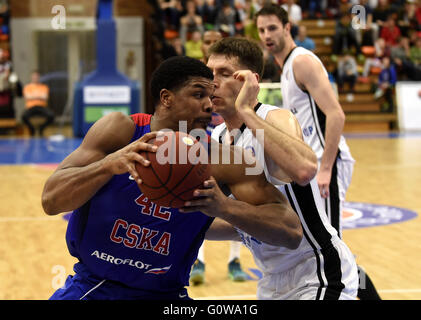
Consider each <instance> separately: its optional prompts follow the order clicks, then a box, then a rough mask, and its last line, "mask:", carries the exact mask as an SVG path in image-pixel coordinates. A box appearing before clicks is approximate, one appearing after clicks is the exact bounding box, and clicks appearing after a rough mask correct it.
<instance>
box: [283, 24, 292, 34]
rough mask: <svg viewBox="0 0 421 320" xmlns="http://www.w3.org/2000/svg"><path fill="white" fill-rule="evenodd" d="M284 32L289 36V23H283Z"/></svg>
mask: <svg viewBox="0 0 421 320" xmlns="http://www.w3.org/2000/svg"><path fill="white" fill-rule="evenodd" d="M284 31H285V32H287V34H291V22H287V23H285V25H284Z"/></svg>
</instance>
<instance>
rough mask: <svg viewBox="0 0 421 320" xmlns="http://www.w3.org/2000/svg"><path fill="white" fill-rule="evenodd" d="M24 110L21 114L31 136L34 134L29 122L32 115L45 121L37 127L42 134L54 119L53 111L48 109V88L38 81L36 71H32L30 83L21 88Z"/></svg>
mask: <svg viewBox="0 0 421 320" xmlns="http://www.w3.org/2000/svg"><path fill="white" fill-rule="evenodd" d="M23 96H24V98H25V101H26V110H25V111H24V113H23V115H22V120H23V122H24V123H25V124H26V125H27V126H28V128H29V131H30V134H31V136H34V135H35V127H34V126H33V125H32V123H31V118H33V117H43V118H45V122H44V123H43V124H42V125H41V126H40V127H39V128H38V129H39V134H40V136H43V134H44V130H45V128H46V127H47V126H48V125H50V124H51V123H52V122H53V121H54V113H53V112H52V111H51V110H49V109H48V97H49V88H48V86H47V85H45V84H43V83H41V82H40V74H39V72H38V71H34V72H32V76H31V83H29V84H27V85H26V86H25V87H24V88H23Z"/></svg>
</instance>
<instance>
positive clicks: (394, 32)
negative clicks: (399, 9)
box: [380, 15, 401, 46]
mask: <svg viewBox="0 0 421 320" xmlns="http://www.w3.org/2000/svg"><path fill="white" fill-rule="evenodd" d="M400 36H401V31H400V29H399V27H398V26H396V22H395V19H394V18H393V15H389V17H388V18H387V21H386V23H385V25H384V27H383V28H382V31H381V33H380V37H381V38H383V39H384V41H385V42H386V45H388V46H395V45H396V44H397V43H398V39H399V38H400Z"/></svg>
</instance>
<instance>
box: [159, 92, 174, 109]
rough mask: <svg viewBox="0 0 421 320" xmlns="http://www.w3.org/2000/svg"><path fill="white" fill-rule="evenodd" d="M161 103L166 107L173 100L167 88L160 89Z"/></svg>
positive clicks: (169, 105)
mask: <svg viewBox="0 0 421 320" xmlns="http://www.w3.org/2000/svg"><path fill="white" fill-rule="evenodd" d="M160 100H161V104H162V105H163V106H165V107H167V108H169V107H171V105H172V102H173V94H172V92H171V91H170V90H168V89H162V90H161V92H160Z"/></svg>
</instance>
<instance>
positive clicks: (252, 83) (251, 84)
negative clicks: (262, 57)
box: [233, 70, 260, 114]
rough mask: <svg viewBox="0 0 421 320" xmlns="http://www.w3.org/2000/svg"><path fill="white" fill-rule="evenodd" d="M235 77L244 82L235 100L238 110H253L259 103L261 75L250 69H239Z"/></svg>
mask: <svg viewBox="0 0 421 320" xmlns="http://www.w3.org/2000/svg"><path fill="white" fill-rule="evenodd" d="M233 77H234V79H237V80H239V81H242V82H243V86H242V87H241V90H240V92H239V94H238V96H237V99H236V100H235V108H236V109H237V111H238V112H240V114H241V112H244V111H250V110H253V108H254V106H255V105H256V103H257V95H258V94H259V90H260V87H259V76H258V75H257V74H256V73H254V72H252V71H250V70H239V71H236V72H234V74H233Z"/></svg>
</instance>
